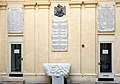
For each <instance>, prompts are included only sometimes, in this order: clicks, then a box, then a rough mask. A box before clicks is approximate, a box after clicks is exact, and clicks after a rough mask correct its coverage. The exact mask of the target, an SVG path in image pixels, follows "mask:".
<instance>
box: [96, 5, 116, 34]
mask: <svg viewBox="0 0 120 84" xmlns="http://www.w3.org/2000/svg"><path fill="white" fill-rule="evenodd" d="M114 26H115V7H114V4H109V3H108V4H102V3H101V4H99V7H98V31H100V32H113V31H114Z"/></svg>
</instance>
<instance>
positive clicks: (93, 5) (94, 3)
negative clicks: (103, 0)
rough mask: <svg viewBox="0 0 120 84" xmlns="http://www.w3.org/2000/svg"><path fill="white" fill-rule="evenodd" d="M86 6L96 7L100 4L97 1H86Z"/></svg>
mask: <svg viewBox="0 0 120 84" xmlns="http://www.w3.org/2000/svg"><path fill="white" fill-rule="evenodd" d="M84 4H85V7H86V8H95V7H96V5H97V4H98V2H97V1H91V2H90V1H85V2H84Z"/></svg>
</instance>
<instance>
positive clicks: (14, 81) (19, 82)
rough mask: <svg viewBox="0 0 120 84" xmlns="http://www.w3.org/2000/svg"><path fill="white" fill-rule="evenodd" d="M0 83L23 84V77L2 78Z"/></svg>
mask: <svg viewBox="0 0 120 84" xmlns="http://www.w3.org/2000/svg"><path fill="white" fill-rule="evenodd" d="M0 84H25V81H24V79H23V78H18V77H12V78H6V79H3V80H2V81H1V82H0Z"/></svg>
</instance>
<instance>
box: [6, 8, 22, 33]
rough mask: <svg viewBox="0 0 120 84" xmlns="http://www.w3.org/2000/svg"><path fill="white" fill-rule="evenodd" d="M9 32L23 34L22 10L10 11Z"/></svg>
mask: <svg viewBox="0 0 120 84" xmlns="http://www.w3.org/2000/svg"><path fill="white" fill-rule="evenodd" d="M8 32H9V33H22V32H23V9H22V8H9V9H8Z"/></svg>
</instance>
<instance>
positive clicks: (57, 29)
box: [52, 20, 68, 51]
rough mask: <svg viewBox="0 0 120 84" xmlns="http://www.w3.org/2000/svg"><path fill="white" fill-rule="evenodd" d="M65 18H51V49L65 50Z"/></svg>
mask: <svg viewBox="0 0 120 84" xmlns="http://www.w3.org/2000/svg"><path fill="white" fill-rule="evenodd" d="M67 28H68V24H67V20H52V51H67V49H68V42H67V41H68V36H67Z"/></svg>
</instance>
